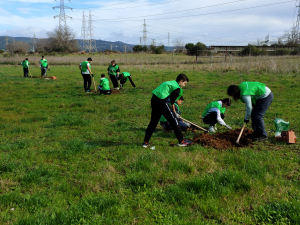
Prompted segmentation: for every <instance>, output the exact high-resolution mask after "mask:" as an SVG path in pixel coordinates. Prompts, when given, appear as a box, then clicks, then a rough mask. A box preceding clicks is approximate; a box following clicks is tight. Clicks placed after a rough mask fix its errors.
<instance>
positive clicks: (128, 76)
mask: <svg viewBox="0 0 300 225" xmlns="http://www.w3.org/2000/svg"><path fill="white" fill-rule="evenodd" d="M118 80H120V88H123V86H124V84H125V83H126V81H128V80H129V81H130V83H131V85H132V87H134V88H135V87H136V86H135V84H134V83H133V81H132V78H131V74H130V73H128V72H123V73H121V74H120V75H119V77H118Z"/></svg>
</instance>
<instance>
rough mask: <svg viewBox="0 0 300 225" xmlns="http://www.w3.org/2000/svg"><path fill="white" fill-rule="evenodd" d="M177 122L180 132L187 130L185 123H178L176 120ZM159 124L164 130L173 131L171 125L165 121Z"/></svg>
mask: <svg viewBox="0 0 300 225" xmlns="http://www.w3.org/2000/svg"><path fill="white" fill-rule="evenodd" d="M177 121H178V123H179V126H180V127H181V130H182V131H186V129H187V125H186V123H185V122H183V121H180V120H178V119H177ZM159 124H160V125H161V126H162V127H163V128H165V129H167V130H173V128H172V127H171V125H170V123H169V122H168V121H166V122H159Z"/></svg>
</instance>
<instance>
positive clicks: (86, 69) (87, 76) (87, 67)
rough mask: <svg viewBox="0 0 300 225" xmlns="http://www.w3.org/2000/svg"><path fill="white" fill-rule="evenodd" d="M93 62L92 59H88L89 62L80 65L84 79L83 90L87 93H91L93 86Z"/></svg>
mask: <svg viewBox="0 0 300 225" xmlns="http://www.w3.org/2000/svg"><path fill="white" fill-rule="evenodd" d="M91 62H92V58H88V59H87V61H83V62H82V63H80V65H79V69H80V71H81V74H82V77H83V88H84V91H85V92H86V93H89V92H90V87H91V84H92V78H91V76H92V77H94V75H93V73H92V70H91Z"/></svg>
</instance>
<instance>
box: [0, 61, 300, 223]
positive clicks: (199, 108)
mask: <svg viewBox="0 0 300 225" xmlns="http://www.w3.org/2000/svg"><path fill="white" fill-rule="evenodd" d="M291 60H292V62H290V64H289V60H288V59H285V60H282V65H281V64H279V62H277V65H276V66H277V67H276V68H280V66H281V68H286V67H288V65H293V68H298V64H299V63H298V62H296V61H295V58H293V59H291ZM279 65H280V66H279ZM209 66H210V65H207V68H209ZM227 67H229V66H227ZM266 67H268V65H266ZM222 68H226V65H224V66H222ZM241 68H244V69H234V68H233V69H227V70H223V69H222V70H220V71H219V72H218V71H214V70H209V69H207V70H204V69H203V65H201V64H200V65H181V64H180V65H179V64H174V65H172V64H170V65H152V66H150V65H143V64H140V65H122V66H121V71H128V72H130V73H131V74H132V78H133V81H134V82H135V84H136V85H137V88H136V89H133V88H132V87H131V85H130V83H129V82H127V83H126V84H125V86H124V90H122V91H121V92H120V94H113V95H111V96H100V95H99V94H95V93H90V94H86V93H84V91H83V80H82V77H81V75H80V74H79V69H78V67H77V66H75V65H74V66H73V65H72V66H52V68H51V71H50V72H48V76H56V77H57V80H44V79H40V78H37V76H39V75H40V71H39V69H38V68H33V67H32V68H31V73H32V75H33V76H34V78H32V79H31V78H23V77H22V68H21V67H20V66H18V67H15V66H7V65H2V66H1V69H0V89H1V107H0V112H1V117H0V130H1V133H0V134H1V136H0V141H1V143H0V224H224V225H225V224H226V225H227V224H300V222H299V221H300V197H299V196H300V189H299V186H300V180H299V175H300V170H299V164H300V158H299V153H300V145H299V144H298V143H297V144H295V145H287V144H285V143H280V142H276V141H275V140H274V133H275V126H274V121H273V120H274V118H276V117H280V118H282V119H283V120H285V121H289V122H290V129H292V130H294V131H295V133H296V135H298V134H299V133H300V127H299V125H300V123H299V120H300V114H299V108H300V102H299V98H300V87H299V82H300V75H299V73H298V72H297V71H295V70H293V69H290V70H287V72H286V73H284V72H282V71H284V70H282V71H281V70H264V69H261V68H257V67H253V69H247V68H249V66H248V67H247V66H245V67H241ZM268 68H269V67H268ZM270 68H271V67H270ZM106 69H107V66H100V65H96V66H93V64H92V70H93V73H94V75H95V78H96V79H95V80H96V84H97V85H98V83H99V79H100V74H101V73H106ZM179 73H185V74H186V75H187V76H188V77H189V79H190V82H189V83H188V84H187V86H186V87H185V88H184V98H185V101H184V103H183V105H182V106H181V111H182V115H183V117H184V118H186V119H188V120H190V121H193V122H195V123H197V124H199V125H200V126H203V127H206V128H207V126H205V125H204V124H203V123H202V122H201V120H200V115H201V114H202V112H203V110H204V108H205V106H206V105H207V104H208V103H209V102H211V101H214V100H218V99H219V98H224V97H226V89H227V87H228V85H230V84H239V83H240V82H242V81H260V82H263V83H265V84H267V86H268V87H269V88H270V89H271V90H272V91H273V93H274V102H273V103H272V105H271V107H270V109H269V110H268V112H267V114H266V116H265V123H266V129H267V131H268V132H269V141H267V142H265V143H257V144H256V145H255V146H254V147H253V148H240V149H228V150H226V151H220V150H216V149H211V148H204V147H202V146H200V145H194V146H191V147H187V148H179V147H171V146H170V143H172V142H173V143H177V141H176V138H175V135H174V134H173V133H164V132H163V130H162V128H161V127H160V126H158V127H157V129H156V132H155V133H154V135H153V136H152V139H151V143H152V145H154V146H155V150H151V149H144V148H142V147H141V144H142V142H143V138H144V134H145V129H146V127H147V125H148V123H149V121H150V112H151V108H150V98H151V92H152V90H153V89H154V88H156V87H157V86H158V85H159V84H160V83H161V82H163V81H167V80H173V79H175V78H176V76H177V75H178V74H179ZM243 118H244V105H243V104H242V103H240V102H234V103H233V105H232V106H231V107H229V109H228V111H227V113H226V122H227V123H228V124H229V125H230V126H232V127H233V128H239V127H241V126H242V124H243ZM248 126H249V125H248ZM249 127H250V126H249ZM218 131H220V132H222V131H225V129H223V128H221V127H220V126H219V129H218ZM193 135H195V134H194V133H191V132H187V133H185V134H184V136H185V138H191V137H193Z"/></svg>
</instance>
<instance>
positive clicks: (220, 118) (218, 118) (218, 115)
mask: <svg viewBox="0 0 300 225" xmlns="http://www.w3.org/2000/svg"><path fill="white" fill-rule="evenodd" d="M216 112H217V121H218V123H219V124H221V125H223V126H226V123H225V121H224V120H223V119H222V117H221V112H220V110H219V109H217V108H216Z"/></svg>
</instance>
